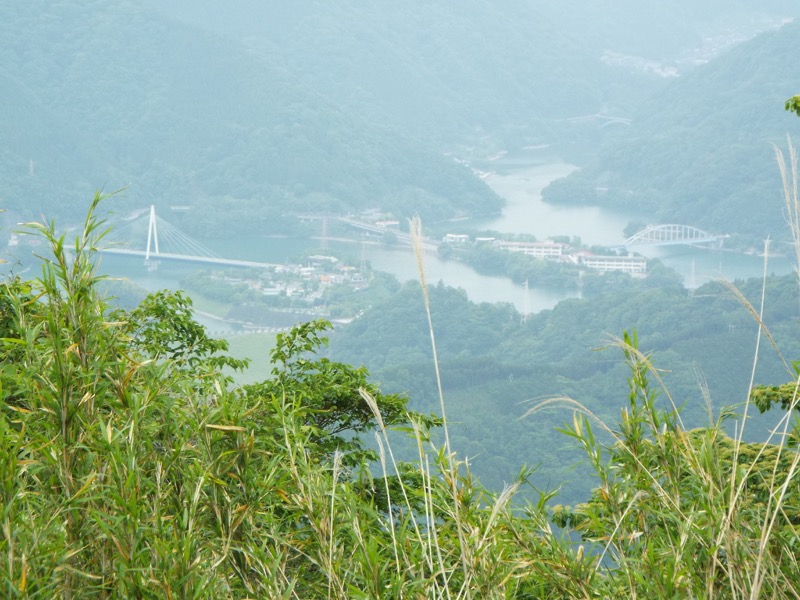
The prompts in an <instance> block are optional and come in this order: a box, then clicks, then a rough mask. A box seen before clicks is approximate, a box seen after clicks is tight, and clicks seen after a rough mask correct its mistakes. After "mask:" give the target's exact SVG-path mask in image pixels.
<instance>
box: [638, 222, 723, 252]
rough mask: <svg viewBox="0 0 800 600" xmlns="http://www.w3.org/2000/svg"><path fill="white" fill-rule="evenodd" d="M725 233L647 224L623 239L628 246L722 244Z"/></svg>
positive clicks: (670, 225)
mask: <svg viewBox="0 0 800 600" xmlns="http://www.w3.org/2000/svg"><path fill="white" fill-rule="evenodd" d="M727 237H728V236H727V235H714V234H713V233H708V232H707V231H703V230H702V229H698V228H697V227H692V226H691V225H676V224H668V225H649V226H648V227H646V228H644V229H642V230H641V231H639V232H638V233H636V234H634V235H632V236H631V237H629V238H628V239H627V240H625V244H624V245H625V247H628V246H672V245H678V244H686V245H692V244H716V245H717V246H721V245H722V241H723V240H724V239H725V238H727Z"/></svg>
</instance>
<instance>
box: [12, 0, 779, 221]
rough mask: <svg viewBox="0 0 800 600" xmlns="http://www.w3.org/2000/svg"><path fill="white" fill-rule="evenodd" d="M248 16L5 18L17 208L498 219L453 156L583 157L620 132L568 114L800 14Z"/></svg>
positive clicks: (297, 9)
mask: <svg viewBox="0 0 800 600" xmlns="http://www.w3.org/2000/svg"><path fill="white" fill-rule="evenodd" d="M235 4H236V6H229V7H226V8H225V9H224V10H222V9H221V8H220V7H219V6H217V5H216V4H214V3H203V2H200V3H194V2H192V3H183V2H174V3H172V2H171V3H168V4H164V3H159V4H156V3H153V2H150V1H149V0H140V1H129V2H123V3H117V2H109V1H97V2H94V3H92V4H91V5H87V4H85V3H79V2H76V1H74V0H61V1H59V2H54V3H44V2H29V3H24V4H21V5H14V4H6V5H4V6H2V7H0V34H1V35H2V39H3V40H4V43H3V47H2V49H0V65H2V70H1V71H0V72H2V78H3V90H4V94H3V99H2V101H0V102H2V105H3V109H4V113H3V114H4V116H5V117H6V118H4V119H3V122H2V124H0V140H2V143H0V153H2V157H3V161H2V166H0V169H1V171H0V173H1V174H2V176H3V177H2V179H3V183H2V187H0V198H2V203H3V206H5V207H7V208H12V209H15V210H17V211H22V212H23V213H25V212H27V213H28V214H27V215H26V216H31V214H33V215H38V214H40V213H45V214H54V211H56V212H60V213H62V214H69V213H70V210H73V209H72V207H73V206H74V207H79V206H80V204H81V202H80V199H81V198H85V197H86V196H87V191H88V190H91V189H95V188H99V187H103V188H104V189H106V190H113V189H117V188H120V187H123V186H128V189H127V191H126V193H125V196H126V197H127V198H128V200H129V202H130V204H131V205H133V206H141V205H146V204H149V203H151V202H154V203H156V204H162V205H168V204H192V205H193V206H196V207H197V208H198V209H199V210H198V211H195V212H194V213H193V215H194V216H193V218H194V219H195V221H199V220H202V219H203V218H205V219H206V221H207V222H205V223H199V222H197V223H195V225H197V226H203V227H204V229H205V230H206V231H207V230H209V229H213V227H209V225H211V224H213V223H215V222H217V221H218V219H219V217H218V216H217V215H215V213H219V212H220V207H225V210H227V212H228V213H229V214H228V222H229V223H239V224H240V226H247V227H249V228H251V229H257V230H260V231H263V230H267V229H269V228H270V227H272V228H275V227H276V226H277V225H276V223H280V222H281V219H280V217H281V215H282V214H284V213H286V212H287V211H292V210H302V211H314V210H330V211H346V210H357V209H360V208H364V207H368V206H369V207H372V206H377V207H380V208H384V209H386V210H389V211H392V212H394V213H395V214H396V215H397V216H401V217H402V216H408V215H411V214H413V213H415V212H418V213H420V214H421V215H422V216H423V217H424V218H426V220H427V221H429V222H431V221H433V220H440V219H444V218H449V217H452V216H455V215H468V214H480V213H489V212H493V211H496V210H498V208H499V206H500V201H499V199H498V198H497V197H496V196H495V195H494V194H493V193H492V192H491V191H490V190H489V189H488V188H487V187H486V186H485V185H484V184H483V183H482V182H480V181H479V180H477V179H476V178H474V177H473V176H472V175H471V174H470V172H469V170H468V169H467V168H466V167H464V166H463V165H460V164H457V163H456V162H455V161H453V160H451V159H450V158H446V157H445V156H443V155H442V153H443V152H444V151H445V150H455V151H457V152H458V153H460V154H469V153H470V152H473V153H476V155H485V154H487V153H489V152H493V151H495V150H498V149H502V148H503V147H505V146H512V147H513V146H522V145H526V144H540V143H546V144H553V145H559V147H560V148H561V149H562V150H564V151H565V152H568V151H574V149H575V146H576V145H578V144H579V143H580V142H582V141H584V142H585V141H586V140H587V139H591V140H595V139H599V138H597V135H599V133H598V132H600V131H601V130H599V129H598V128H597V126H596V125H597V124H595V123H590V124H589V125H588V126H587V125H580V124H578V125H576V124H575V123H574V122H571V121H565V120H564V119H567V118H570V117H575V116H581V115H591V114H595V113H598V112H602V111H605V112H610V113H616V114H621V115H622V116H625V115H626V114H628V113H629V112H630V111H631V110H632V109H633V106H635V105H636V104H637V103H638V102H639V100H640V99H641V98H642V96H643V94H644V93H645V92H647V91H652V90H655V89H658V88H659V87H660V86H661V85H662V84H663V81H664V80H665V78H664V77H663V75H664V73H663V72H662V71H659V68H660V67H659V66H658V65H662V64H666V65H675V64H679V63H680V61H681V60H683V61H684V63H680V64H683V65H685V64H688V58H687V56H689V55H688V54H682V53H686V52H689V50H691V49H697V48H701V49H702V48H703V47H704V44H705V45H708V43H709V42H708V40H706V41H704V37H703V36H711V39H712V40H716V39H717V38H716V37H715V36H723V38H724V34H725V32H738V35H746V34H747V33H748V32H749V33H752V32H754V31H755V30H758V29H760V28H764V27H769V26H770V25H771V24H774V23H775V22H776V20H778V19H780V18H781V17H782V16H783V15H784V14H785V13H786V11H787V10H789V9H788V6H787V3H785V2H781V1H778V0H776V1H775V2H772V3H770V4H768V5H763V6H760V7H759V8H758V9H753V8H751V7H749V6H748V4H747V3H734V4H733V5H730V4H726V5H725V7H724V8H723V6H722V4H721V3H714V4H712V5H710V6H706V7H704V8H702V9H701V8H697V7H694V8H687V7H688V6H689V4H688V3H686V6H683V4H681V3H679V4H680V6H681V7H682V8H680V9H679V8H675V9H673V8H672V7H671V6H670V7H660V8H658V10H656V11H654V12H652V14H651V13H649V12H647V11H645V12H644V13H642V10H641V9H640V8H637V7H636V6H635V5H634V4H632V3H622V4H621V5H615V6H614V7H612V8H603V9H601V8H600V7H594V6H591V7H586V6H583V5H582V4H580V3H575V4H574V5H570V4H569V3H567V4H563V5H559V6H558V7H555V6H537V5H534V4H531V3H527V2H519V1H517V2H512V3H509V4H507V5H504V7H503V10H497V7H496V6H495V5H494V4H493V3H491V2H488V1H487V0H470V1H469V2H467V3H459V4H458V5H454V4H451V3H445V2H413V3H399V4H398V3H395V4H385V5H384V4H383V3H378V2H371V3H364V2H356V1H355V0H337V1H336V2H330V3H321V2H311V1H300V2H296V3H291V4H289V5H285V6H275V5H274V4H267V3H257V2H251V1H244V0H242V1H240V2H238V3H235ZM692 6H694V5H692ZM681 10H684V11H685V10H688V11H689V13H686V14H683V13H681V12H680V11H681ZM687 14H689V15H690V16H691V19H687V18H685V17H686V15H687ZM634 22H636V23H639V25H638V26H637V27H634V26H633V23H634ZM689 23H691V24H689ZM662 31H663V32H664V33H663V34H662V33H660V32H662ZM648 32H650V33H648ZM667 32H669V33H667ZM650 34H652V36H650ZM731 35H732V34H731ZM648 36H650V37H652V41H653V43H652V44H650V45H648ZM666 39H670V40H672V42H671V43H670V44H666V42H665V43H664V44H663V45H661V46H659V44H661V41H665V40H666ZM659 40H660V41H659ZM729 41H730V40H727V41H725V40H724V39H723V40H721V41H719V42H712V43H711V45H712V46H715V45H719V44H723V45H724V44H725V43H728V42H729ZM657 47H660V48H661V49H659V50H656V48H657ZM653 65H656V68H654V67H653ZM681 68H683V66H682V67H681ZM587 131H588V132H589V133H590V136H589V138H586V137H585V134H586V133H587ZM602 133H603V134H605V133H606V131H605V130H603V131H602ZM582 136H583V137H582ZM593 145H594V144H581V146H582V147H583V148H582V150H581V152H583V153H585V152H586V151H587V150H586V149H587V148H591V147H593ZM570 147H572V150H569V148H570ZM55 190H59V191H58V192H56V191H55ZM65 194H66V195H65ZM56 196H58V197H56ZM79 212H80V211H79V210H74V211H73V213H72V214H73V215H76V214H79Z"/></svg>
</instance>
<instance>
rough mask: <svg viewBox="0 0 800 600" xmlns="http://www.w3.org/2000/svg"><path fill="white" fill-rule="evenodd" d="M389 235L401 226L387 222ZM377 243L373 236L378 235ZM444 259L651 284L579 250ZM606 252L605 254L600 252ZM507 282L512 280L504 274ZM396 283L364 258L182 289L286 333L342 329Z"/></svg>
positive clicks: (187, 281) (631, 264) (452, 240)
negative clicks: (304, 319) (328, 326)
mask: <svg viewBox="0 0 800 600" xmlns="http://www.w3.org/2000/svg"><path fill="white" fill-rule="evenodd" d="M383 226H385V227H386V230H387V232H391V231H392V230H394V228H395V227H397V222H396V221H394V222H387V223H386V224H385V225H383ZM373 235H374V234H373ZM436 245H438V247H439V253H440V255H442V256H443V257H448V256H449V257H450V258H454V259H458V258H459V257H458V251H459V249H466V248H468V247H469V248H472V249H473V250H477V251H478V252H481V250H484V249H485V250H486V251H489V252H492V253H496V252H502V253H503V254H506V253H508V254H507V255H508V256H512V255H515V256H519V255H520V254H521V255H524V256H525V257H526V258H527V259H529V260H532V261H535V262H537V263H539V264H543V263H546V264H549V265H551V266H557V265H559V264H560V265H561V266H562V268H563V269H566V270H569V271H570V272H572V273H575V272H576V271H579V270H583V269H591V270H592V271H594V272H597V273H605V272H609V271H614V272H619V273H625V274H628V275H630V276H633V277H645V276H646V272H647V259H646V258H645V257H643V256H639V255H635V254H632V253H628V252H625V253H624V254H622V253H616V252H615V251H614V249H612V248H608V249H606V248H594V247H593V248H592V251H589V250H587V249H585V248H581V247H579V245H578V244H577V243H573V244H569V243H565V242H559V241H554V240H548V241H544V242H538V241H524V240H522V241H521V240H505V239H497V238H494V237H475V238H474V239H473V238H471V237H470V236H469V235H466V234H452V233H450V234H446V235H445V236H444V237H443V238H442V240H441V242H439V243H438V244H436ZM603 251H607V252H608V253H607V254H600V252H603ZM506 275H509V274H508V273H506ZM392 282H394V279H393V278H392V277H391V276H389V275H385V274H382V273H379V272H375V271H373V270H372V269H371V268H370V267H369V265H368V262H367V261H366V260H364V258H363V256H362V258H361V261H360V265H359V266H355V265H353V264H349V263H348V261H347V260H343V259H340V258H338V257H336V256H332V255H327V254H314V255H310V256H306V257H305V258H303V259H302V260H301V261H300V262H298V263H297V264H286V265H275V266H274V267H272V268H270V269H260V270H252V269H248V270H246V271H243V270H241V269H226V270H219V269H215V270H203V271H200V272H197V273H194V274H191V275H187V276H186V277H185V278H184V279H183V280H182V281H181V285H182V286H184V287H185V288H186V289H187V290H189V291H190V292H196V293H199V294H202V295H203V296H206V297H208V298H211V299H214V300H217V301H220V302H223V303H225V304H226V305H229V306H230V310H229V312H228V314H227V315H226V316H225V318H226V319H228V320H231V321H234V322H238V323H241V324H242V325H243V326H244V327H245V328H249V327H264V326H266V327H278V328H280V327H285V326H287V324H290V323H291V322H293V320H295V319H296V318H297V317H298V316H299V315H305V316H308V315H314V316H319V317H325V318H328V319H330V320H331V321H333V322H335V323H339V324H345V323H348V322H351V321H353V320H354V319H356V318H357V317H358V315H359V314H360V313H361V312H362V311H363V310H364V309H365V308H366V307H367V306H368V305H369V304H371V303H372V302H374V301H376V300H377V299H379V298H381V297H385V296H387V295H388V294H391V293H392V291H393V289H392V286H393V285H394V286H396V285H397V283H396V282H394V283H392Z"/></svg>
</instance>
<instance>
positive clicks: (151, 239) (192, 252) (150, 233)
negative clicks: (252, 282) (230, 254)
mask: <svg viewBox="0 0 800 600" xmlns="http://www.w3.org/2000/svg"><path fill="white" fill-rule="evenodd" d="M145 214H148V215H149V216H148V217H147V218H146V219H145V216H144V215H145ZM104 241H105V245H104V246H103V247H101V248H100V252H102V253H103V254H117V255H122V256H141V257H142V258H144V263H145V265H146V266H147V267H148V268H149V269H155V268H157V266H158V262H159V261H161V260H174V261H183V262H191V263H200V264H209V265H220V266H230V267H253V268H259V269H269V268H274V267H276V266H279V265H277V264H275V263H265V262H256V261H250V260H238V259H231V258H223V257H221V256H219V255H218V254H217V253H216V252H214V251H213V250H210V249H209V248H206V247H205V246H204V245H203V244H201V243H200V242H198V241H197V240H195V239H193V238H192V237H191V236H189V235H187V234H186V233H184V232H182V231H181V230H180V229H178V228H177V227H175V226H174V225H172V224H170V223H169V222H168V221H166V220H164V219H162V218H161V217H159V216H158V215H156V209H155V206H150V210H149V211H146V210H145V211H141V212H140V213H139V214H138V215H135V216H134V217H133V218H132V219H129V220H128V222H127V223H125V224H124V225H121V226H119V227H116V228H114V229H112V230H111V231H110V232H109V235H108V236H107V237H106V238H105V240H104Z"/></svg>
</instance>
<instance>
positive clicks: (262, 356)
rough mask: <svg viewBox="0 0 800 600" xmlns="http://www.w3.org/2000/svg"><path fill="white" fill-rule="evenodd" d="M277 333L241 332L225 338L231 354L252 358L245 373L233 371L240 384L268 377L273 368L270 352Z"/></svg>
mask: <svg viewBox="0 0 800 600" xmlns="http://www.w3.org/2000/svg"><path fill="white" fill-rule="evenodd" d="M275 335H276V334H275V333H261V332H254V333H239V334H234V335H231V336H229V337H226V338H225V339H226V340H227V342H228V345H229V354H230V355H231V356H233V357H234V358H248V359H250V367H249V368H248V369H247V370H246V371H245V372H243V373H233V378H234V380H235V381H236V383H238V384H243V383H252V382H254V381H261V380H262V379H266V378H267V376H268V375H269V372H270V370H271V368H272V367H271V366H270V364H269V353H270V351H271V350H272V349H273V348H274V347H275Z"/></svg>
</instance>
